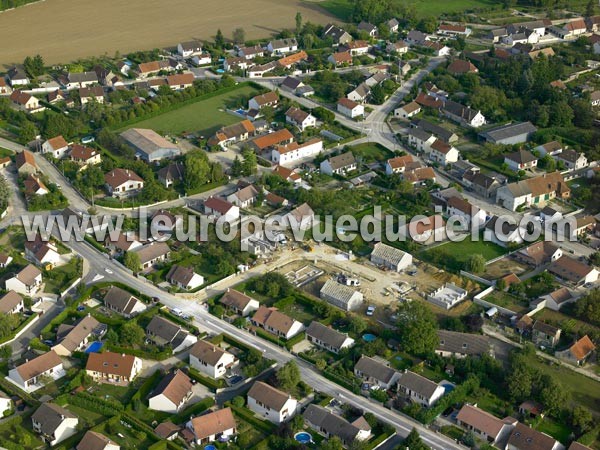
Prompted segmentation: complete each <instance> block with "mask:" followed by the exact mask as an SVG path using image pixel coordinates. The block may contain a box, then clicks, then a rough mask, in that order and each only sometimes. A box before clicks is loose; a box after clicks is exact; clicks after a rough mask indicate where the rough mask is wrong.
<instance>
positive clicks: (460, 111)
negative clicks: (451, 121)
mask: <svg viewBox="0 0 600 450" xmlns="http://www.w3.org/2000/svg"><path fill="white" fill-rule="evenodd" d="M442 109H443V110H444V111H446V112H447V113H449V114H452V115H453V116H457V117H460V118H461V119H463V120H464V121H466V122H471V121H472V120H473V119H474V118H475V116H476V115H477V114H479V111H475V110H474V109H471V108H469V107H468V106H465V105H461V104H460V103H457V102H453V101H452V100H447V101H446V102H445V103H444V106H443V107H442Z"/></svg>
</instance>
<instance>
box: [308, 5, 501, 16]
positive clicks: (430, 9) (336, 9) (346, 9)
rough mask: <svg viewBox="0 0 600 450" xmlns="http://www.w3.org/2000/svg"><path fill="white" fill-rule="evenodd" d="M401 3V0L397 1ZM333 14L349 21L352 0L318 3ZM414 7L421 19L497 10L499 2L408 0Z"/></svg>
mask: <svg viewBox="0 0 600 450" xmlns="http://www.w3.org/2000/svg"><path fill="white" fill-rule="evenodd" d="M397 1H400V0H397ZM316 3H317V4H318V5H320V6H322V7H323V8H324V9H325V10H327V11H328V12H330V13H331V14H333V15H335V16H337V17H339V18H340V19H343V20H346V21H347V20H349V18H350V16H351V14H352V0H325V1H323V2H316ZM403 3H404V4H407V5H413V6H414V8H415V10H416V11H417V15H418V16H419V17H426V16H435V17H437V16H440V15H441V14H444V13H448V14H450V13H456V12H464V11H468V10H472V9H487V8H497V7H498V2H495V1H493V0H453V1H451V2H450V1H448V0H406V1H404V2H403Z"/></svg>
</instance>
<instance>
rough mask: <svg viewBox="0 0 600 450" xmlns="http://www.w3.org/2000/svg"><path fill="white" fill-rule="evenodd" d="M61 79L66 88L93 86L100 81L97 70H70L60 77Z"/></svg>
mask: <svg viewBox="0 0 600 450" xmlns="http://www.w3.org/2000/svg"><path fill="white" fill-rule="evenodd" d="M60 81H61V83H62V85H63V87H65V88H66V89H69V90H70V89H78V88H85V87H88V86H92V85H94V84H96V83H98V82H99V80H98V74H97V73H96V72H95V71H90V72H69V73H68V74H67V75H64V76H62V77H61V78H60Z"/></svg>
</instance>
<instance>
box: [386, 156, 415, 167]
mask: <svg viewBox="0 0 600 450" xmlns="http://www.w3.org/2000/svg"><path fill="white" fill-rule="evenodd" d="M412 162H414V159H413V157H412V155H404V156H396V157H395V158H391V159H388V160H387V163H388V164H389V165H390V167H391V168H392V169H398V168H400V167H406V166H407V165H408V164H410V163H412Z"/></svg>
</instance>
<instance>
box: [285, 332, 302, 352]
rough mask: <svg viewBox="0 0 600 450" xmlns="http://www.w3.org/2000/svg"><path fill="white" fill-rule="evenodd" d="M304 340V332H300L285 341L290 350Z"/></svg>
mask: <svg viewBox="0 0 600 450" xmlns="http://www.w3.org/2000/svg"><path fill="white" fill-rule="evenodd" d="M303 340H304V332H302V333H298V334H297V335H296V336H294V337H291V338H290V339H288V340H287V341H286V342H285V348H287V349H288V350H292V348H293V347H294V345H296V344H298V343H300V342H302V341H303Z"/></svg>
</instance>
